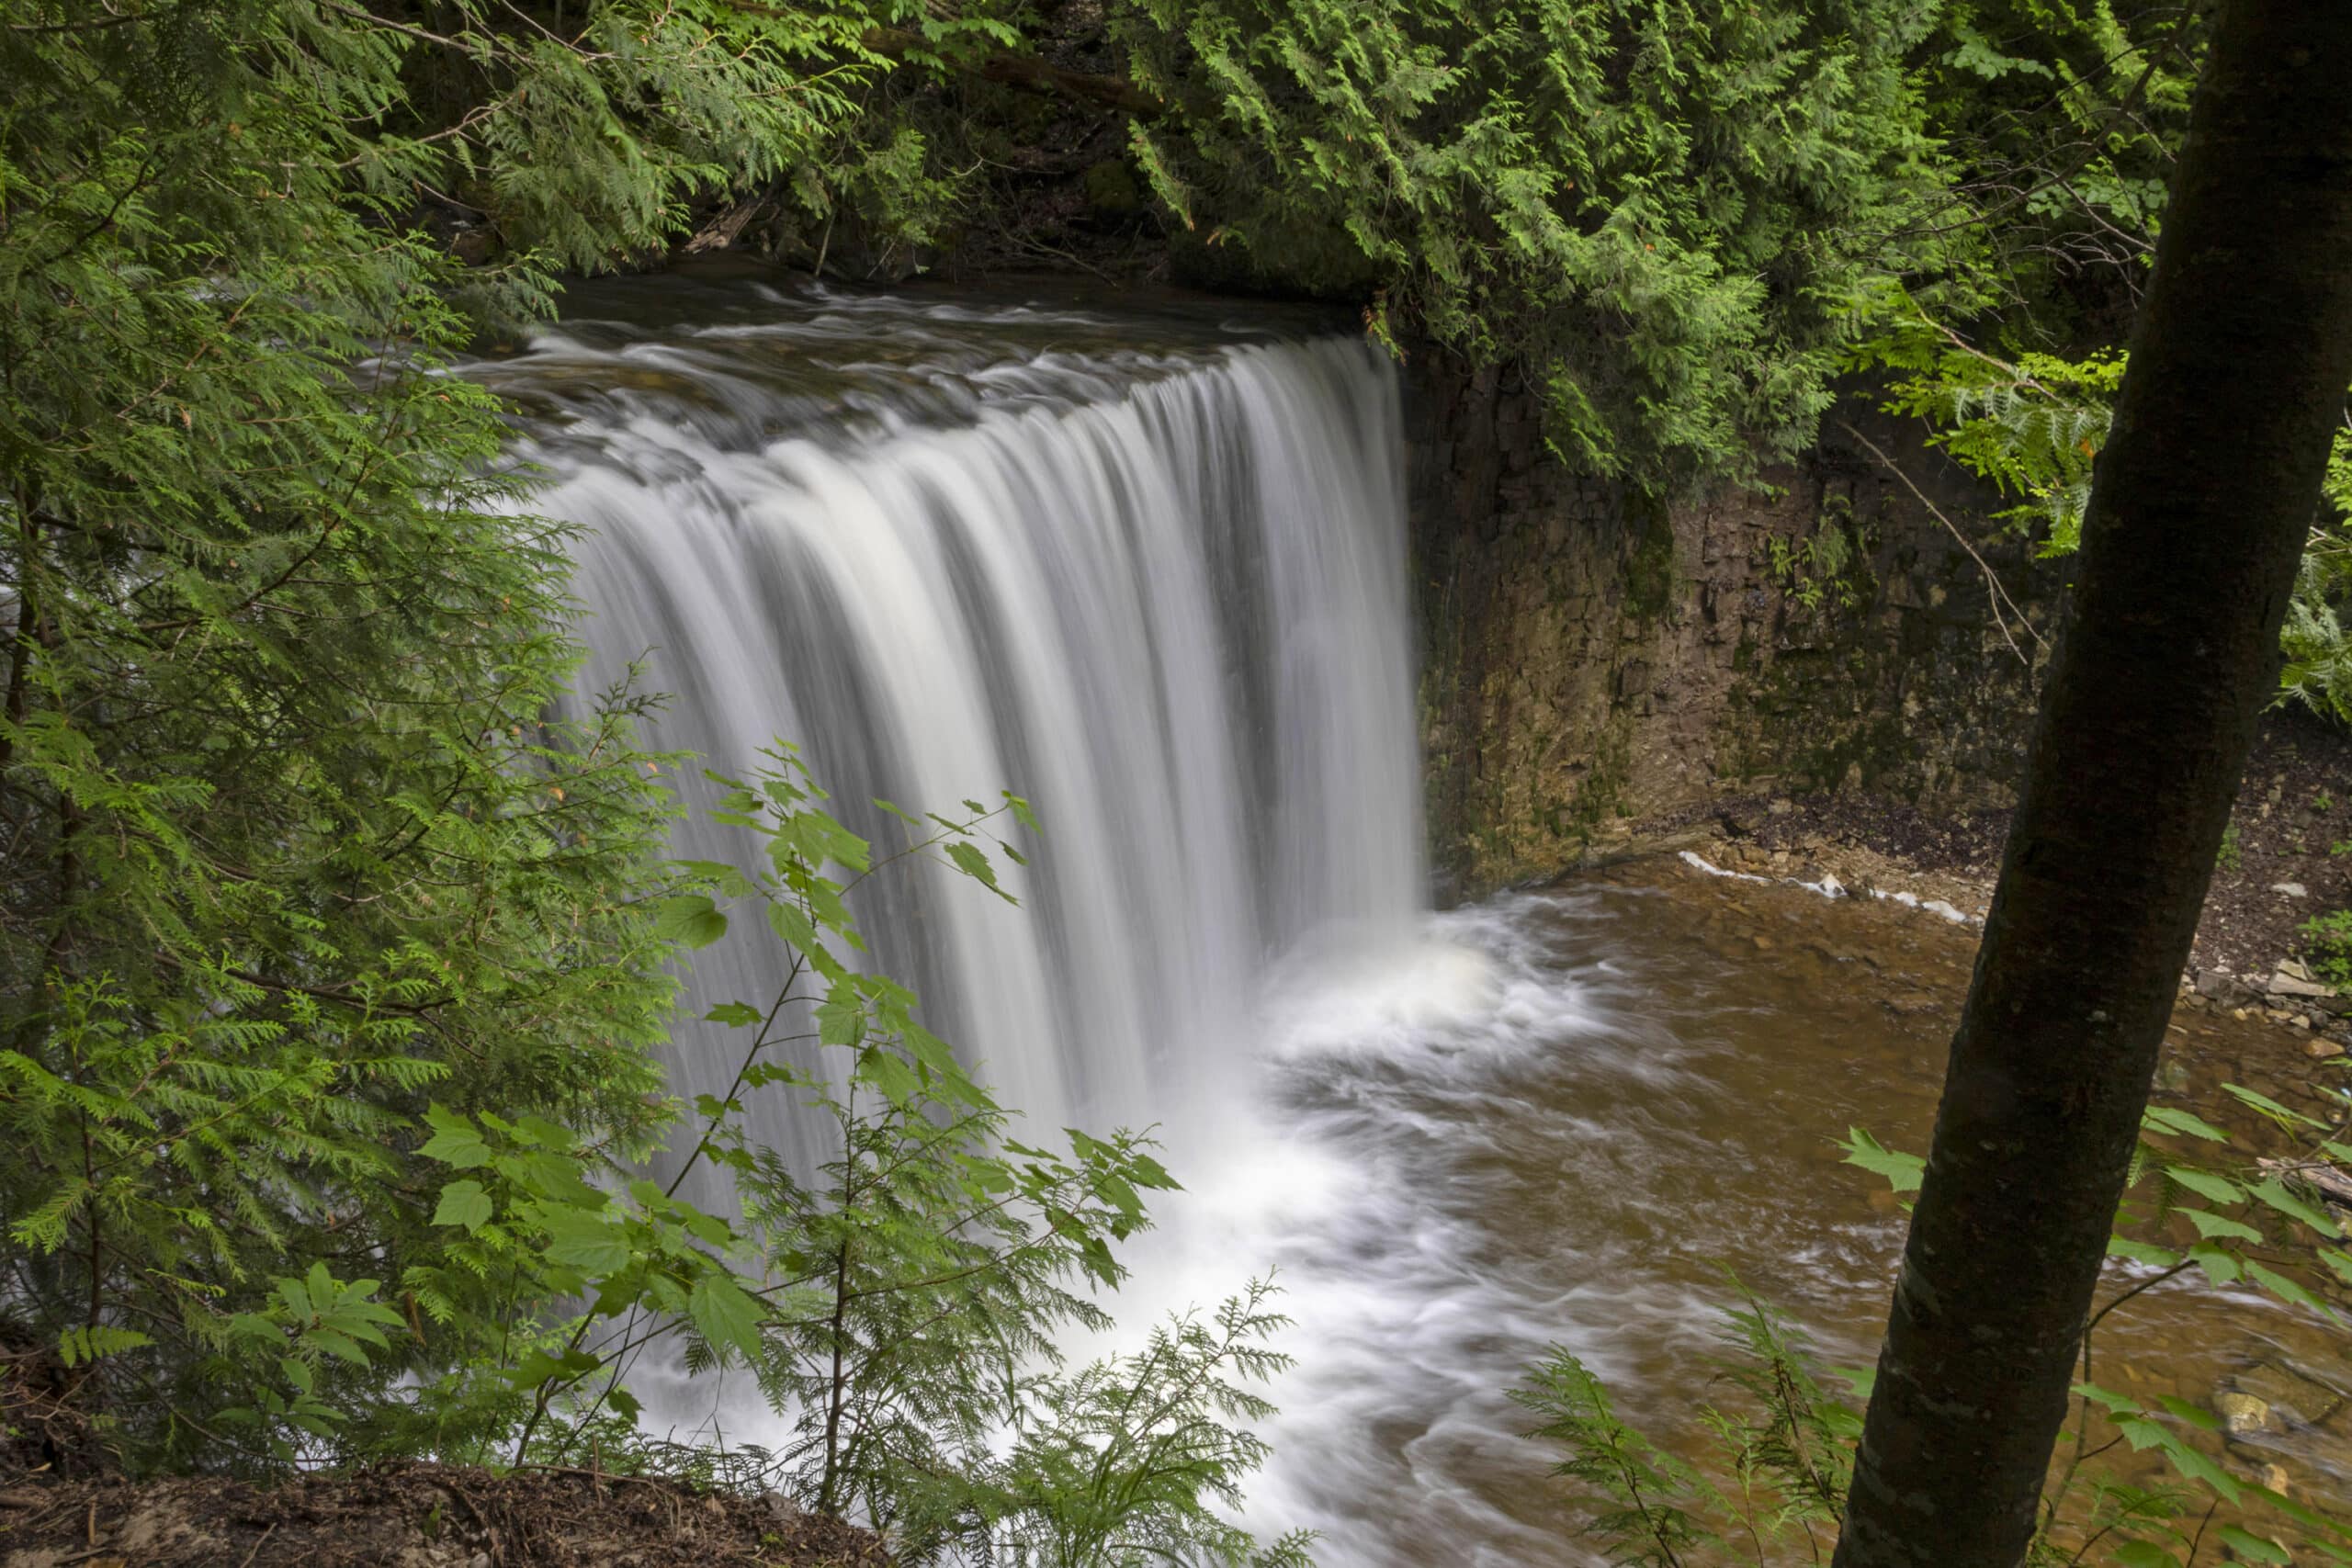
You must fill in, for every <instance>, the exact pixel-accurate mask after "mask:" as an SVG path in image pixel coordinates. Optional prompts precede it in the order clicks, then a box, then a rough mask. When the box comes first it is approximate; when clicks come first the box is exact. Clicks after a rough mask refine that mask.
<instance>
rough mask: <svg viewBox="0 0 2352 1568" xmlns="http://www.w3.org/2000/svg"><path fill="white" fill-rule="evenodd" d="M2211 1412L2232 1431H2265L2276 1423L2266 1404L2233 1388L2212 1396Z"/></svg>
mask: <svg viewBox="0 0 2352 1568" xmlns="http://www.w3.org/2000/svg"><path fill="white" fill-rule="evenodd" d="M2213 1414H2214V1415H2216V1416H2220V1417H2221V1418H2222V1424H2223V1425H2224V1426H2226V1427H2229V1429H2230V1430H2231V1431H2233V1432H2266V1431H2270V1430H2272V1429H2273V1428H2274V1427H2276V1425H2277V1423H2276V1420H2275V1418H2274V1417H2273V1416H2271V1414H2270V1406H2269V1405H2268V1404H2265V1403H2264V1402H2263V1401H2261V1400H2259V1399H2256V1398H2255V1397H2254V1395H2252V1394H2250V1393H2239V1392H2238V1391H2237V1390H2235V1389H2225V1390H2223V1391H2222V1393H2217V1394H2215V1395H2214V1396H2213Z"/></svg>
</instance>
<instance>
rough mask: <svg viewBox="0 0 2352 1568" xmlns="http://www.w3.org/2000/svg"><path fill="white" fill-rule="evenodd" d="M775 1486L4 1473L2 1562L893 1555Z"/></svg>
mask: <svg viewBox="0 0 2352 1568" xmlns="http://www.w3.org/2000/svg"><path fill="white" fill-rule="evenodd" d="M889 1561H890V1559H889V1557H888V1554H887V1553H886V1552H885V1551H883V1549H882V1543H881V1542H880V1541H879V1540H876V1538H875V1537H874V1536H872V1535H869V1534H867V1533H866V1532H865V1531H864V1530H859V1529H853V1528H852V1527H850V1526H848V1525H845V1524H842V1522H841V1521H839V1520H837V1519H829V1518H822V1517H817V1516H815V1515H809V1514H803V1513H800V1512H798V1511H797V1510H796V1509H794V1508H792V1507H791V1506H790V1505H788V1504H786V1503H784V1502H783V1501H782V1500H781V1499H778V1498H772V1497H745V1496H738V1495H728V1494H724V1493H712V1492H698V1491H695V1489H693V1488H691V1487H687V1486H683V1485H679V1484H677V1483H671V1482H664V1481H646V1480H639V1479H634V1478H631V1479H618V1478H616V1477H613V1476H609V1475H592V1474H589V1473H588V1472H584V1471H532V1472H523V1473H519V1474H515V1475H504V1476H500V1475H492V1474H491V1473H489V1472H485V1471H481V1470H466V1469H458V1468H454V1467H449V1466H444V1465H424V1464H418V1465H394V1466H386V1467H384V1468H381V1469H378V1470H371V1471H366V1472H360V1473H357V1474H351V1475H309V1476H303V1477H300V1478H298V1479H295V1480H291V1481H288V1482H287V1483H285V1484H284V1485H281V1486H277V1487H261V1486H256V1485H253V1484H250V1483H245V1482H240V1481H228V1480H222V1479H219V1478H216V1477H209V1476H181V1477H171V1478H165V1479H160V1480H155V1481H149V1482H143V1483H131V1482H128V1481H124V1480H122V1479H120V1478H106V1479H96V1480H83V1481H45V1480H44V1479H43V1478H42V1477H41V1476H40V1475H39V1474H33V1475H23V1474H19V1475H17V1476H14V1477H12V1478H10V1479H9V1480H8V1482H7V1483H6V1485H5V1486H0V1568H67V1565H68V1564H72V1565H74V1568H295V1565H297V1564H300V1565H302V1568H363V1565H364V1568H719V1565H725V1564H742V1565H746V1568H748V1565H752V1564H758V1565H760V1568H888V1563H889Z"/></svg>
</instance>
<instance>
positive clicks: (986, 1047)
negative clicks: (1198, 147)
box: [486, 290, 1423, 1150]
mask: <svg viewBox="0 0 2352 1568" xmlns="http://www.w3.org/2000/svg"><path fill="white" fill-rule="evenodd" d="M761 297H762V302H761V303H760V304H759V305H757V306H755V307H749V308H746V307H744V306H742V305H741V302H740V301H739V302H738V303H737V304H736V305H734V306H732V307H730V309H729V310H728V311H725V312H721V313H719V315H718V317H717V318H716V319H711V320H704V321H695V320H694V319H692V318H691V315H690V314H689V315H687V317H686V319H683V320H680V321H674V322H673V323H671V324H670V325H667V326H665V327H663V328H661V329H659V330H656V331H646V330H642V329H628V330H623V329H619V328H613V329H610V330H607V331H605V332H603V333H602V335H601V336H599V335H598V334H597V333H594V332H591V331H587V330H585V329H582V328H581V327H577V326H573V325H567V326H566V328H565V329H564V331H563V333H562V334H560V335H553V334H551V335H549V336H548V337H546V338H543V339H542V340H541V341H540V342H539V343H538V344H536V345H534V347H533V349H532V351H531V352H530V353H528V354H526V355H522V356H520V357H518V358H516V359H514V360H509V361H506V362H503V365H502V366H500V367H496V368H495V369H494V370H492V371H490V372H486V375H488V376H489V377H490V378H492V379H495V380H497V381H499V382H500V383H501V384H502V387H503V389H505V390H507V391H509V392H512V393H515V394H516V395H518V396H521V397H523V398H524V400H525V401H526V405H535V406H537V407H539V408H541V409H543V410H546V411H547V412H548V414H549V417H548V419H546V420H545V421H543V422H541V423H540V424H539V425H537V427H536V428H535V431H534V434H532V436H531V439H530V440H529V441H527V442H526V456H527V457H529V458H530V459H532V460H533V461H536V462H537V463H538V464H540V465H541V466H542V467H543V468H544V469H545V470H546V471H547V472H548V475H549V478H550V480H551V483H550V486H549V488H548V490H546V491H543V492H542V493H541V494H540V495H539V496H538V497H537V500H536V501H535V502H534V504H535V505H537V507H538V508H539V509H541V510H542V511H545V512H547V513H550V514H552V515H554V516H557V517H560V518H563V519H565V520H568V521H570V522H571V523H574V524H577V525H580V526H581V528H582V534H581V536H580V538H579V541H578V544H577V546H576V558H577V565H578V572H577V576H576V579H575V589H574V592H575V593H576V594H577V596H578V597H579V599H580V601H581V602H582V606H583V609H584V612H585V613H584V617H583V620H582V637H583V639H584V640H585V641H586V643H587V644H588V646H589V648H590V649H591V655H592V656H591V658H590V660H589V663H588V666H587V668H586V669H585V670H584V671H583V672H582V684H583V689H589V688H594V687H601V686H603V685H605V684H608V683H610V682H615V681H616V680H619V679H621V678H622V677H623V676H624V675H626V674H627V673H628V670H629V667H630V666H631V664H632V663H633V662H637V661H639V660H641V661H642V663H641V671H640V673H639V683H640V685H642V686H645V687H649V688H650V689H653V690H657V691H661V692H665V693H668V694H671V700H670V702H669V705H668V706H667V708H666V710H665V711H664V712H663V713H662V716H660V717H659V719H658V720H657V721H655V723H654V724H653V725H652V726H651V734H650V737H649V739H650V741H651V743H652V744H653V745H655V746H657V747H661V748H674V749H679V750H691V751H694V752H696V753H699V754H700V755H701V756H702V757H703V758H705V759H706V760H707V762H708V765H710V766H711V767H713V768H716V769H718V770H721V771H724V772H730V773H737V774H738V775H739V776H740V774H741V773H743V772H744V771H746V770H749V769H752V768H753V767H755V766H756V765H757V761H758V752H759V750H760V749H761V748H762V747H763V746H766V745H768V744H769V743H771V742H772V741H773V740H774V739H787V740H791V741H794V742H797V743H798V744H799V745H800V746H801V747H802V748H803V750H804V753H805V755H806V757H807V758H808V760H809V762H810V764H811V766H812V768H813V769H814V770H815V773H816V774H817V776H818V778H819V779H820V782H822V783H823V784H825V785H826V786H827V787H828V788H829V789H830V790H831V792H832V795H833V796H834V803H835V806H836V807H838V810H839V814H840V815H841V816H842V818H843V820H844V821H846V822H847V823H849V825H850V826H851V827H853V828H854V829H857V830H858V831H860V832H863V833H865V834H867V835H868V836H870V837H871V838H873V839H874V840H876V843H877V845H880V846H885V847H887V846H888V845H890V844H892V843H894V842H896V841H898V830H897V829H896V827H895V825H894V824H893V823H892V822H890V820H889V819H888V818H884V817H883V816H882V815H881V814H880V813H878V812H876V811H873V810H871V809H868V808H867V807H866V806H865V803H866V802H867V801H869V800H870V799H872V798H873V797H876V796H879V797H882V798H885V799H888V800H891V801H894V802H897V803H899V804H900V805H903V806H905V807H910V808H912V809H915V810H918V811H920V810H923V809H942V810H951V811H952V810H954V809H956V807H955V805H954V803H956V802H960V801H963V800H966V799H967V798H968V799H978V800H982V801H989V802H993V801H995V800H997V799H998V798H999V792H1000V791H1001V790H1004V789H1011V790H1012V791H1014V792H1016V793H1019V794H1022V795H1026V796H1028V797H1029V798H1030V800H1031V801H1032V802H1033V804H1034V806H1035V810H1036V812H1037V815H1038V817H1039V818H1040V819H1041V822H1042V825H1043V829H1044V831H1043V839H1042V842H1041V843H1039V844H1038V845H1036V846H1035V853H1034V855H1033V856H1032V858H1031V861H1030V863H1029V864H1028V865H1027V866H1026V867H1025V868H1008V874H1007V876H1006V878H1005V885H1006V886H1007V888H1008V889H1009V890H1010V891H1011V892H1012V893H1013V894H1014V895H1015V896H1016V897H1019V899H1020V900H1021V903H1022V905H1023V908H1022V909H1020V910H1012V909H1008V908H1005V907H1004V906H1003V905H1002V904H1001V902H1000V901H999V900H997V899H995V898H993V897H989V895H988V894H987V893H986V891H985V890H984V889H982V888H979V887H978V886H971V885H969V884H967V883H965V882H964V881H963V880H962V879H960V878H956V877H954V876H952V875H949V874H944V873H941V872H937V871H934V870H931V869H918V870H914V871H912V872H911V873H910V874H908V875H905V876H900V875H899V874H896V873H895V872H894V873H892V874H889V875H888V876H885V877H881V878H877V879H876V881H875V883H873V884H871V885H869V887H870V889H871V891H870V893H868V892H867V890H861V892H862V894H865V899H864V902H863V903H862V904H861V905H860V906H859V918H860V922H861V926H862V928H863V929H864V930H865V934H866V936H867V938H868V940H869V942H871V943H872V944H873V947H874V949H875V952H876V962H877V963H878V964H880V965H881V966H883V967H884V968H885V969H887V970H888V972H889V973H892V974H894V975H896V976H899V977H901V978H903V979H906V980H908V981H909V982H910V983H911V984H914V985H915V986H916V987H918V989H919V990H920V991H921V993H922V1006H923V1011H924V1014H925V1017H926V1020H927V1021H929V1022H930V1023H931V1024H932V1026H933V1028H934V1029H935V1030H937V1031H938V1032H941V1033H942V1034H944V1035H945V1036H946V1037H947V1038H948V1039H949V1040H950V1041H952V1042H954V1043H955V1044H956V1047H957V1049H958V1050H959V1052H961V1053H962V1054H963V1055H965V1056H966V1057H967V1060H970V1061H973V1062H975V1063H977V1064H978V1065H979V1073H980V1077H982V1079H983V1081H986V1082H988V1083H989V1084H990V1085H991V1086H992V1087H993V1088H994V1089H996V1090H997V1092H998V1095H999V1098H1000V1099H1001V1100H1002V1101H1003V1102H1004V1103H1005V1104H1006V1105H1008V1106H1010V1107H1012V1108H1014V1109H1016V1110H1018V1111H1023V1112H1025V1113H1026V1118H1027V1120H1026V1126H1028V1127H1029V1128H1032V1129H1043V1130H1045V1131H1046V1132H1048V1133H1050V1132H1051V1131H1052V1130H1054V1129H1057V1128H1059V1127H1061V1126H1064V1125H1078V1126H1091V1127H1093V1128H1096V1129H1097V1130H1104V1129H1108V1128H1111V1127H1114V1126H1119V1125H1132V1126H1142V1125H1144V1124H1147V1123H1153V1122H1158V1123H1161V1124H1164V1125H1172V1124H1179V1123H1182V1122H1188V1121H1193V1120H1195V1119H1198V1118H1200V1117H1202V1116H1204V1115H1207V1116H1211V1117H1213V1116H1214V1114H1215V1113H1216V1110H1217V1108H1218V1104H1219V1101H1220V1100H1221V1098H1222V1097H1223V1096H1225V1095H1227V1093H1229V1092H1231V1091H1232V1090H1233V1089H1234V1086H1236V1085H1237V1084H1238V1082H1239V1081H1240V1080H1241V1078H1242V1077H1243V1075H1244V1074H1245V1073H1246V1072H1247V1071H1248V1069H1249V1066H1250V1058H1251V1055H1252V1045H1251V1038H1250V1035H1251V1023H1250V1014H1251V1005H1252V999H1253V995H1254V993H1255V991H1256V988H1257V987H1258V985H1259V982H1260V979H1261V976H1262V975H1263V974H1264V973H1265V972H1266V970H1267V968H1268V965H1269V964H1271V963H1272V961H1273V960H1274V959H1276V958H1277V957H1278V956H1280V955H1281V954H1283V953H1286V952H1291V951H1295V950H1296V949H1298V948H1299V947H1300V946H1301V945H1302V944H1316V943H1322V942H1335V941H1336V942H1348V941H1350V940H1351V937H1350V935H1349V933H1350V932H1351V931H1355V930H1357V929H1358V928H1364V927H1372V928H1386V929H1388V930H1390V931H1397V932H1401V931H1404V930H1405V929H1406V928H1407V927H1408V925H1409V922H1410V921H1411V920H1412V919H1413V918H1414V916H1415V914H1416V912H1417V910H1418V909H1419V905H1420V902H1421V896H1422V881H1423V873H1422V865H1421V855H1420V834H1421V821H1420V813H1419V784H1418V772H1419V769H1418V759H1417V753H1416V741H1415V737H1414V732H1413V694H1412V685H1411V682H1412V670H1411V650H1410V647H1409V637H1408V629H1407V628H1408V621H1407V609H1406V590H1405V583H1404V575H1403V568H1404V514H1403V481H1402V473H1401V453H1402V440H1401V435H1400V430H1399V420H1398V411H1397V385H1396V377H1395V375H1394V372H1393V370H1392V368H1391V367H1390V366H1389V364H1388V363H1387V361H1386V359H1385V357H1384V356H1383V355H1380V354H1378V353H1377V352H1376V351H1374V349H1372V348H1370V347H1368V346H1367V345H1365V344H1363V343H1361V342H1359V341H1356V340H1353V339H1351V338H1344V337H1315V338H1307V339H1304V340H1300V341H1272V342H1268V341H1254V342H1252V341H1233V340H1234V339H1235V338H1236V336H1237V335H1238V334H1236V333H1232V332H1231V331H1229V330H1216V329H1212V328H1208V327H1204V326H1200V325H1197V324H1194V325H1187V326H1184V327H1182V329H1181V330H1179V329H1175V328H1171V327H1170V324H1169V323H1168V322H1167V321H1159V322H1156V323H1154V324H1153V326H1152V327H1151V328H1150V331H1149V333H1139V334H1138V335H1152V334H1156V335H1157V339H1158V340H1159V343H1160V344H1161V346H1159V347H1156V348H1154V349H1151V350H1149V351H1143V350H1137V349H1135V348H1133V347H1131V346H1128V345H1126V344H1124V343H1123V342H1122V338H1121V333H1122V330H1123V327H1122V323H1120V322H1119V321H1115V320H1114V319H1110V318H1106V317H1103V316H1099V315H1085V314H1080V313H1075V312H1064V313H1058V314H1057V313H1054V312H1047V311H1038V310H997V311H989V310H955V309H950V308H947V307H942V306H937V305H923V306H917V305H912V304H908V303H904V302H893V301H855V300H848V299H842V298H841V297H820V299H818V300H816V301H815V302H814V303H810V302H809V301H797V300H791V299H782V298H780V297H778V296H775V295H774V294H770V293H768V292H766V291H764V290H763V291H761ZM1171 332H1172V333H1175V335H1176V336H1177V337H1178V338H1179V339H1180V340H1181V339H1182V337H1184V336H1186V335H1190V336H1191V337H1192V338H1193V341H1191V342H1182V341H1179V342H1177V343H1175V344H1172V345H1170V344H1167V343H1166V340H1167V339H1168V338H1169V337H1170V333H1171ZM1073 343H1075V344H1078V345H1079V346H1077V347H1075V348H1073V347H1071V346H1069V345H1070V344H1073ZM676 849H677V852H679V853H681V854H684V855H691V856H699V857H706V858H723V857H724V856H726V855H727V854H729V852H735V853H740V852H741V840H736V841H734V842H732V843H730V842H729V831H728V830H727V829H715V828H712V827H710V826H709V825H707V824H705V823H700V822H696V821H691V820H690V821H688V822H686V823H684V824H683V825H682V827H681V829H680V830H679V833H678V836H677V840H676ZM775 981H776V964H775V948H774V946H773V944H772V942H769V941H768V939H767V938H766V937H765V934H764V933H763V932H761V933H739V934H737V935H730V936H729V938H728V939H726V940H725V941H723V942H720V943H718V945H716V946H714V947H713V948H710V949H707V950H706V951H705V952H703V953H700V954H698V955H697V957H696V962H695V970H694V974H693V976H692V980H691V990H692V992H693V994H694V998H695V1001H696V1002H697V1003H699V1004H701V1006H697V1007H696V1008H695V1011H697V1012H699V1011H701V1010H702V1009H703V1007H707V1005H709V1004H712V1003H715V1002H718V1001H721V1000H727V999H741V1000H746V1001H750V1002H752V1003H754V1004H755V1005H756V1004H759V1003H763V1002H764V1001H765V1000H766V999H768V998H769V997H770V996H771V995H772V994H773V991H774V987H775ZM673 1049H674V1051H675V1053H676V1061H675V1064H674V1072H675V1082H676V1088H677V1089H678V1090H679V1091H680V1092H681V1093H682V1094H685V1095H688V1096H691V1095H693V1094H695V1093H697V1092H704V1091H709V1092H721V1091H723V1090H724V1089H725V1087H726V1084H727V1081H728V1079H729V1077H730V1076H731V1074H732V1071H733V1069H734V1066H735V1063H734V1059H733V1056H732V1055H731V1052H733V1051H735V1050H739V1049H740V1041H730V1040H729V1038H728V1032H726V1031H724V1030H722V1029H718V1028H717V1027H715V1026H708V1025H688V1026H686V1027H684V1029H682V1030H681V1031H680V1032H679V1033H678V1034H677V1035H676V1037H675V1043H674V1046H673ZM771 1114H775V1113H771ZM811 1131H813V1130H812V1129H809V1128H796V1127H794V1126H792V1125H790V1124H789V1122H788V1119H782V1118H780V1119H779V1120H778V1121H776V1122H774V1123H772V1124H771V1123H762V1122H759V1121H757V1119H756V1117H755V1119H754V1122H753V1124H752V1132H753V1133H754V1134H755V1135H758V1136H761V1137H763V1138H764V1139H767V1140H769V1141H772V1142H774V1143H775V1144H776V1145H778V1146H781V1147H785V1148H786V1149H787V1150H789V1149H790V1148H791V1147H792V1146H793V1145H794V1142H795V1140H796V1139H797V1138H799V1137H801V1136H804V1135H807V1134H809V1133H810V1132H811Z"/></svg>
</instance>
